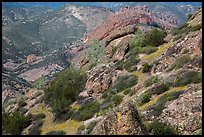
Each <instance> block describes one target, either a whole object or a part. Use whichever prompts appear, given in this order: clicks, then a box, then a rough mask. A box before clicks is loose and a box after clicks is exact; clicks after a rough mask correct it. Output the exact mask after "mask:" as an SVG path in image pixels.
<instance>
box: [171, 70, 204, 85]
mask: <svg viewBox="0 0 204 137" xmlns="http://www.w3.org/2000/svg"><path fill="white" fill-rule="evenodd" d="M200 82H202V72H196V71H188V72H185V73H184V74H183V75H180V76H178V77H177V78H176V80H175V82H174V83H173V86H175V87H178V86H185V85H187V84H191V83H200Z"/></svg>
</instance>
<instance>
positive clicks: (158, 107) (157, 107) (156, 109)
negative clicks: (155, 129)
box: [151, 91, 183, 116]
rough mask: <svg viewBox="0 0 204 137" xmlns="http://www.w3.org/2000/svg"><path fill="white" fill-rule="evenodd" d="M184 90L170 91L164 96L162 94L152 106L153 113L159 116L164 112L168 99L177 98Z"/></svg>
mask: <svg viewBox="0 0 204 137" xmlns="http://www.w3.org/2000/svg"><path fill="white" fill-rule="evenodd" d="M182 93H183V91H175V92H170V93H165V94H164V95H163V96H161V97H160V98H159V99H158V101H157V102H156V104H154V105H153V106H152V110H153V111H152V112H151V113H152V115H154V116H158V115H160V114H161V113H162V110H163V109H164V108H165V104H166V102H167V101H171V100H175V99H177V98H178V97H179V95H181V94H182Z"/></svg>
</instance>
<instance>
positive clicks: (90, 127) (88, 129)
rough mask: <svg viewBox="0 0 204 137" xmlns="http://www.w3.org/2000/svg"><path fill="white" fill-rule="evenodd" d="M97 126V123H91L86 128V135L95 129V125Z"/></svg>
mask: <svg viewBox="0 0 204 137" xmlns="http://www.w3.org/2000/svg"><path fill="white" fill-rule="evenodd" d="M96 124H97V121H92V122H91V123H90V124H89V125H88V127H87V133H88V134H89V133H91V131H92V130H93V128H94V127H95V125H96Z"/></svg>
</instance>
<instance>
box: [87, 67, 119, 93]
mask: <svg viewBox="0 0 204 137" xmlns="http://www.w3.org/2000/svg"><path fill="white" fill-rule="evenodd" d="M120 73H121V71H120V70H114V69H113V68H112V67H111V66H110V64H107V65H106V64H100V65H98V66H96V67H94V68H93V69H92V70H90V71H89V73H88V80H87V82H86V89H87V93H88V94H89V95H90V96H94V97H96V96H99V95H101V94H102V93H103V92H105V91H106V90H107V89H108V88H109V87H110V86H111V85H112V83H114V82H115V81H116V79H117V77H118V75H119V74H120Z"/></svg>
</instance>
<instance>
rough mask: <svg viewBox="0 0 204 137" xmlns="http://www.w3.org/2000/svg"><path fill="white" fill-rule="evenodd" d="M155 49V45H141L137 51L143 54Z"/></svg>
mask: <svg viewBox="0 0 204 137" xmlns="http://www.w3.org/2000/svg"><path fill="white" fill-rule="evenodd" d="M156 51H157V47H151V46H146V47H141V48H140V49H139V52H140V53H143V54H151V53H153V52H156Z"/></svg>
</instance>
